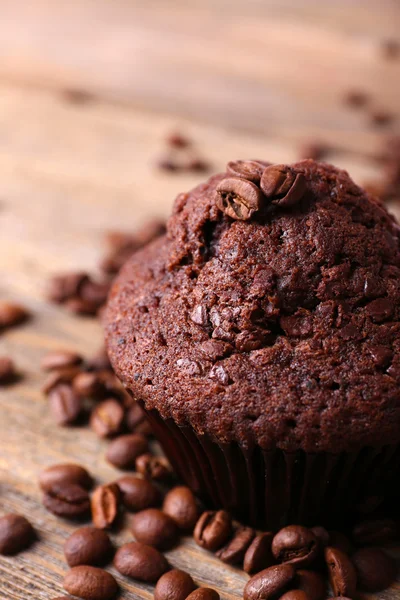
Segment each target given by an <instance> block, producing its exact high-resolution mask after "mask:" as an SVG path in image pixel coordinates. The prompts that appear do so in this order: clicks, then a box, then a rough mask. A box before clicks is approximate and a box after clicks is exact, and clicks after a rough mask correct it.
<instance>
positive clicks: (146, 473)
mask: <svg viewBox="0 0 400 600" xmlns="http://www.w3.org/2000/svg"><path fill="white" fill-rule="evenodd" d="M136 471H137V472H138V473H140V474H141V475H143V477H145V478H146V479H154V481H162V482H167V481H169V480H170V479H171V477H172V475H173V472H172V467H171V465H170V464H169V462H168V460H167V459H166V458H164V456H153V455H152V454H142V455H141V456H138V458H137V459H136Z"/></svg>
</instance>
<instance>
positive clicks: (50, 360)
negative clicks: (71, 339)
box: [40, 350, 82, 371]
mask: <svg viewBox="0 0 400 600" xmlns="http://www.w3.org/2000/svg"><path fill="white" fill-rule="evenodd" d="M81 362H82V357H81V356H80V354H77V353H76V352H70V351H69V350H54V351H53V352H49V353H48V354H46V355H45V356H44V357H43V358H42V360H41V363H40V366H41V368H42V369H43V370H44V371H52V370H53V369H62V368H63V367H75V366H76V365H79V364H80V363H81Z"/></svg>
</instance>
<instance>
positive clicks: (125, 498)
mask: <svg viewBox="0 0 400 600" xmlns="http://www.w3.org/2000/svg"><path fill="white" fill-rule="evenodd" d="M115 483H116V484H117V486H118V487H119V489H120V492H121V495H122V503H123V505H124V506H125V508H127V509H128V510H131V511H133V512H138V511H141V510H144V509H146V508H154V507H155V506H159V505H160V503H161V492H160V490H159V489H158V488H156V486H155V485H154V484H153V483H151V481H148V480H147V479H140V478H139V477H134V476H133V475H127V476H126V477H121V478H120V479H118V480H117V481H116V482H115ZM170 516H171V515H170Z"/></svg>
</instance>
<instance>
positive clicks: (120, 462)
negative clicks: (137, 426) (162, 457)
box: [106, 433, 149, 469]
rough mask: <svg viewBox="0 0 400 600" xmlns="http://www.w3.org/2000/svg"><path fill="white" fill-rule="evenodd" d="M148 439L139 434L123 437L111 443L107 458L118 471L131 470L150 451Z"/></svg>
mask: <svg viewBox="0 0 400 600" xmlns="http://www.w3.org/2000/svg"><path fill="white" fill-rule="evenodd" d="M148 447H149V444H148V441H147V438H145V436H144V435H140V434H139V433H129V434H127V435H121V436H119V437H117V438H116V439H115V440H113V441H112V442H111V444H110V445H109V446H108V448H107V452H106V458H107V460H108V462H110V463H111V464H112V465H114V467H118V469H131V468H133V467H134V466H135V462H136V459H137V457H138V456H140V455H141V454H144V453H145V452H146V451H147V450H148Z"/></svg>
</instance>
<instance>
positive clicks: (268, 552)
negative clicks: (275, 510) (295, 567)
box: [243, 531, 275, 575]
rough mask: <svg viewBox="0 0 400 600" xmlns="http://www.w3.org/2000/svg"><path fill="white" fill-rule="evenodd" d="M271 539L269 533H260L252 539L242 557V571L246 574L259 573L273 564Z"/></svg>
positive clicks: (271, 535)
mask: <svg viewBox="0 0 400 600" xmlns="http://www.w3.org/2000/svg"><path fill="white" fill-rule="evenodd" d="M273 538H274V534H273V533H272V532H271V531H267V532H265V533H260V534H258V535H257V536H256V537H255V538H254V540H253V541H252V542H251V544H250V546H249V547H248V548H247V550H246V554H245V555H244V561H243V569H244V571H246V573H249V575H252V574H253V573H259V572H260V571H262V570H263V569H266V568H267V567H271V566H272V565H273V564H274V563H275V559H274V557H273V555H272V549H271V545H272V540H273Z"/></svg>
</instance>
